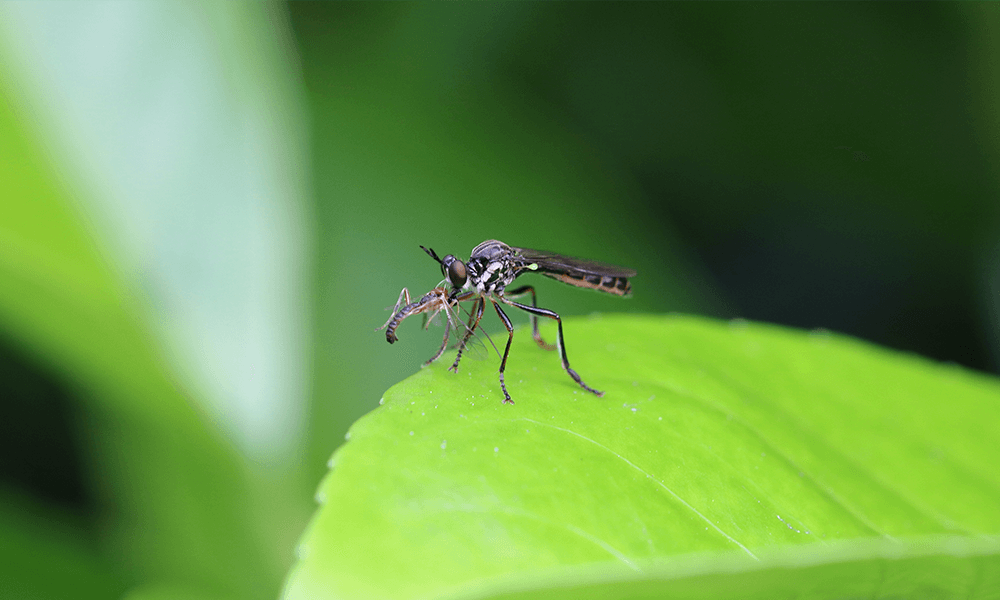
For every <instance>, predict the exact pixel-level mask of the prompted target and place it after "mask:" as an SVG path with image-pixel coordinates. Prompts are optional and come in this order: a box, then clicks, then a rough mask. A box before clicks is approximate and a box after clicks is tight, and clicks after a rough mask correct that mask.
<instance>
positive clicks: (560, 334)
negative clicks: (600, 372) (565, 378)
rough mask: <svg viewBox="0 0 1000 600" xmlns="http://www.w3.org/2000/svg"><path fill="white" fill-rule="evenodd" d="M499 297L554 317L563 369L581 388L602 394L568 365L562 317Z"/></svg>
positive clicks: (529, 311) (525, 308)
mask: <svg viewBox="0 0 1000 600" xmlns="http://www.w3.org/2000/svg"><path fill="white" fill-rule="evenodd" d="M500 299H501V300H503V301H504V302H506V303H507V304H509V305H511V306H516V307H517V308H520V309H521V310H523V311H525V312H528V313H531V314H533V315H538V316H539V317H548V318H550V319H555V320H556V323H558V329H557V333H558V335H557V337H556V345H557V346H558V347H559V356H560V358H562V366H563V369H565V370H566V372H567V373H569V376H570V377H572V378H573V381H575V382H577V383H578V384H580V387H582V388H583V389H585V390H587V391H588V392H591V393H594V394H597V395H598V396H603V395H604V392H601V391H598V390H595V389H594V388H592V387H590V386H589V385H587V384H586V383H584V382H583V380H582V379H580V376H579V375H577V374H576V371H574V370H573V369H572V368H570V366H569V359H568V358H566V344H565V343H564V342H563V332H562V319H560V318H559V315H558V314H557V313H556V312H554V311H551V310H549V309H547V308H538V307H537V306H528V305H526V304H520V303H517V302H512V301H510V300H508V299H506V298H500Z"/></svg>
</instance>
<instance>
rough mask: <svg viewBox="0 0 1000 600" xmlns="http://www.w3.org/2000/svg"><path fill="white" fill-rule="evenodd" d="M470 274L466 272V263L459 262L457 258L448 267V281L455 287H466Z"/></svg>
mask: <svg viewBox="0 0 1000 600" xmlns="http://www.w3.org/2000/svg"><path fill="white" fill-rule="evenodd" d="M468 276H469V274H468V273H467V272H466V270H465V263H464V262H462V261H460V260H458V259H457V258H456V259H454V260H453V261H452V263H451V264H450V265H448V281H450V282H451V284H452V285H453V286H455V287H459V288H460V287H462V286H464V285H465V280H466V279H467V278H468Z"/></svg>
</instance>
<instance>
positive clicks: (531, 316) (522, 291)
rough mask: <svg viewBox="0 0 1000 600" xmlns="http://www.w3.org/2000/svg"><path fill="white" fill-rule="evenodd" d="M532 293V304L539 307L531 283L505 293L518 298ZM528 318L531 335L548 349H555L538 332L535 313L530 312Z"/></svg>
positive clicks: (541, 345) (536, 341)
mask: <svg viewBox="0 0 1000 600" xmlns="http://www.w3.org/2000/svg"><path fill="white" fill-rule="evenodd" d="M528 293H530V294H531V305H532V306H533V307H535V308H538V299H537V298H536V297H535V288H534V287H533V286H530V285H523V286H521V287H519V288H517V289H516V290H513V291H510V292H507V293H506V294H504V297H506V298H517V297H519V296H523V295H525V294H528ZM528 318H529V319H530V320H531V336H532V337H533V338H535V343H537V344H538V345H539V346H540V347H542V348H544V349H546V350H555V349H556V347H555V346H553V345H552V344H547V343H545V340H543V339H542V334H540V333H538V317H537V316H536V315H535V314H534V313H529V314H528Z"/></svg>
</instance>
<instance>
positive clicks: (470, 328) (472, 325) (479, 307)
mask: <svg viewBox="0 0 1000 600" xmlns="http://www.w3.org/2000/svg"><path fill="white" fill-rule="evenodd" d="M485 307H486V300H484V299H483V298H482V297H480V298H476V304H475V307H474V308H473V309H472V313H471V314H470V315H469V324H468V325H467V326H466V328H465V335H463V336H462V341H461V342H460V343H459V344H458V354H457V355H456V356H455V363H454V364H452V365H451V367H449V368H448V370H449V371H453V372H455V373H458V361H460V360H462V352H463V351H464V350H465V344H466V343H468V341H469V338H471V337H472V333H473V332H474V331H475V330H476V327H479V321H480V319H482V318H483V309H484V308H485Z"/></svg>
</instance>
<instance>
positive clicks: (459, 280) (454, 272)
mask: <svg viewBox="0 0 1000 600" xmlns="http://www.w3.org/2000/svg"><path fill="white" fill-rule="evenodd" d="M420 248H421V249H422V250H423V251H424V252H426V253H427V254H428V255H430V257H431V258H433V259H434V260H436V261H438V263H439V264H440V265H441V274H442V275H444V278H445V279H446V280H447V281H448V283H449V284H451V287H452V292H454V291H457V290H460V289H462V288H463V287H465V285H466V283H468V278H469V272H468V270H467V269H466V268H465V263H464V262H462V261H461V260H459V259H458V258H455V257H454V256H452V255H451V254H446V255H445V257H444V258H439V257H438V255H437V253H436V252H434V250H433V249H431V248H424V247H423V246H421V247H420Z"/></svg>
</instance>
